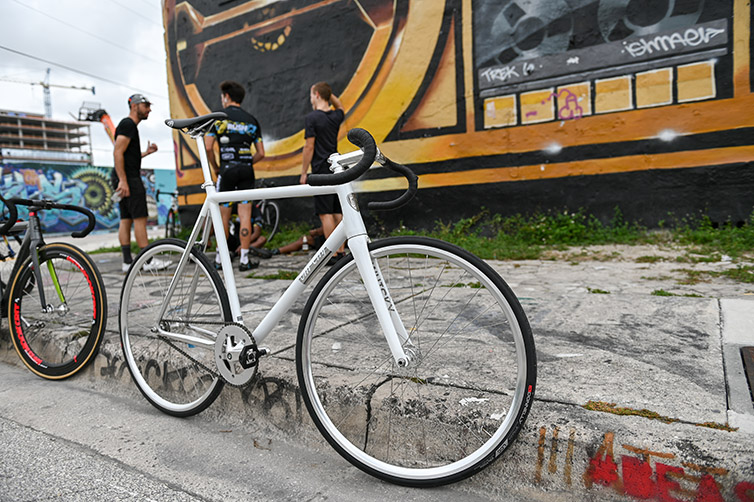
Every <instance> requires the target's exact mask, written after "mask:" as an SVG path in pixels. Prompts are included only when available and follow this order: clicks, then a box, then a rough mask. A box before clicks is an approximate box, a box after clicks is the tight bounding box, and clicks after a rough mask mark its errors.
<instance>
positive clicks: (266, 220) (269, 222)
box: [262, 202, 280, 242]
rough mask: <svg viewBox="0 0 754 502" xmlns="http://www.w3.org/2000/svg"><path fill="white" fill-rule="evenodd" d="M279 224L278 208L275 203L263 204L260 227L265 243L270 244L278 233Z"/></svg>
mask: <svg viewBox="0 0 754 502" xmlns="http://www.w3.org/2000/svg"><path fill="white" fill-rule="evenodd" d="M279 224H280V208H279V207H278V205H277V203H275V202H265V203H264V205H263V206H262V226H263V228H264V231H265V237H267V242H270V241H271V240H272V238H273V237H274V236H275V232H277V231H278V225H279Z"/></svg>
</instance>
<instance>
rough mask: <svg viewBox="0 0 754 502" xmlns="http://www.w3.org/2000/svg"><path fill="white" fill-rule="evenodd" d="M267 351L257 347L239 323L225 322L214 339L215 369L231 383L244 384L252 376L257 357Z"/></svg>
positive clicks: (265, 353) (249, 334)
mask: <svg viewBox="0 0 754 502" xmlns="http://www.w3.org/2000/svg"><path fill="white" fill-rule="evenodd" d="M267 353H268V350H267V349H265V348H262V349H259V348H258V347H257V344H256V342H255V341H254V337H252V336H251V333H250V332H249V330H248V329H247V328H246V327H245V326H243V325H241V324H226V325H225V326H223V327H222V329H220V331H219V332H218V333H217V340H215V362H216V363H217V371H218V372H219V373H220V376H221V377H222V378H223V379H224V380H225V381H226V382H228V383H229V384H231V385H235V386H239V385H244V384H246V383H248V382H249V381H250V380H251V379H252V378H254V375H256V373H257V367H258V365H259V358H260V357H261V356H264V355H267Z"/></svg>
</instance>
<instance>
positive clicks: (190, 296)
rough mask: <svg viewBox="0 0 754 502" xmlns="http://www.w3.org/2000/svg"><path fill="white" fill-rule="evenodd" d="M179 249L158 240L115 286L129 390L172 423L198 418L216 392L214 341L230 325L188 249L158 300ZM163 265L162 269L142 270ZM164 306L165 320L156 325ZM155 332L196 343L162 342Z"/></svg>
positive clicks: (219, 293)
mask: <svg viewBox="0 0 754 502" xmlns="http://www.w3.org/2000/svg"><path fill="white" fill-rule="evenodd" d="M185 248H186V242H185V241H182V240H179V239H165V240H160V241H157V242H153V243H152V244H150V245H149V246H147V247H146V248H144V249H143V250H142V252H141V253H139V256H137V257H136V260H134V263H133V265H131V268H130V269H129V271H128V275H126V279H125V280H124V281H123V290H122V291H121V296H120V314H119V316H118V320H119V328H120V337H121V346H122V347H123V354H124V356H125V359H126V363H127V365H128V370H129V371H130V372H131V377H132V378H133V381H134V383H136V386H137V387H138V388H139V390H140V391H141V393H142V394H143V395H144V397H145V398H146V399H147V400H148V401H149V402H150V403H152V405H153V406H154V407H155V408H157V409H159V410H160V411H162V412H163V413H167V414H168V415H173V416H177V417H187V416H191V415H195V414H197V413H199V412H201V411H203V410H204V409H206V408H207V407H208V406H209V405H210V404H212V402H214V400H215V399H216V398H217V396H218V395H219V394H220V391H222V388H223V381H222V379H221V378H219V377H217V376H215V375H216V363H215V357H214V339H215V338H214V336H215V334H216V333H217V331H219V330H220V328H222V325H223V323H224V322H230V321H231V317H232V316H231V312H230V303H229V302H228V294H227V292H226V290H225V287H224V286H223V283H222V280H221V279H220V276H219V275H218V274H217V271H216V270H215V268H214V266H213V265H212V264H211V263H210V261H209V260H208V259H207V257H206V256H205V255H204V254H203V253H202V252H200V251H199V250H198V249H197V247H192V249H191V254H190V259H189V261H188V263H187V264H186V266H185V268H184V270H183V275H181V276H180V277H179V278H178V282H177V283H176V284H177V286H176V289H175V291H174V293H173V295H172V297H171V298H170V299H167V298H166V295H167V293H168V286H169V284H170V282H171V280H172V279H173V275H174V274H175V271H176V269H177V266H178V261H179V260H180V257H181V255H182V253H183V251H184V249H185ZM156 260H157V261H156ZM163 263H164V264H165V267H164V268H153V269H151V270H150V267H151V266H154V265H158V266H160V267H161V266H162V264H163ZM192 281H196V282H195V283H194V282H192ZM192 284H195V285H196V288H195V289H193V290H192ZM166 301H167V302H168V306H167V310H166V312H165V315H164V316H163V317H162V318H161V319H159V320H158V319H157V317H158V315H159V311H160V308H161V307H162V305H163V303H164V302H166ZM158 328H159V329H162V330H166V331H168V332H170V333H175V334H177V335H184V336H193V337H196V339H197V340H198V341H197V342H193V343H191V342H188V341H182V340H180V339H178V338H173V337H171V338H169V337H166V336H163V335H161V334H160V333H158V332H157V329H158ZM208 370H210V371H208Z"/></svg>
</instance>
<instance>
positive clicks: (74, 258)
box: [8, 243, 107, 380]
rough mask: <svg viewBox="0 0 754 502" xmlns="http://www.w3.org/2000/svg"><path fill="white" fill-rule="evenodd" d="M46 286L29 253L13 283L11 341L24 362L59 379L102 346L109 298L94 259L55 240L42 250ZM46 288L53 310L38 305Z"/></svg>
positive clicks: (42, 265)
mask: <svg viewBox="0 0 754 502" xmlns="http://www.w3.org/2000/svg"><path fill="white" fill-rule="evenodd" d="M39 271H40V273H41V275H42V284H41V285H40V284H37V279H36V277H35V275H34V272H33V270H32V260H31V257H28V258H27V259H26V260H25V261H24V263H23V264H22V266H21V268H20V269H19V270H18V272H17V273H16V275H15V277H14V278H13V279H12V280H11V283H10V296H9V302H8V308H9V316H8V318H9V321H10V322H9V324H10V333H11V339H12V340H13V346H14V347H15V348H16V352H18V355H19V356H20V357H21V360H22V361H23V362H24V364H25V365H26V366H27V367H28V368H29V369H30V370H31V371H33V372H34V373H36V374H37V375H39V376H41V377H43V378H47V379H51V380H57V379H62V378H67V377H69V376H71V375H73V374H74V373H76V372H77V371H79V370H80V369H81V368H83V367H84V366H85V365H86V364H87V363H88V362H89V361H90V360H92V359H93V356H94V355H95V354H96V353H97V350H98V349H99V345H100V342H101V341H102V334H103V333H104V332H105V326H106V324H107V296H106V293H105V287H104V284H103V283H102V277H101V276H100V273H99V270H97V266H96V265H95V264H94V262H93V261H91V259H90V258H89V257H88V255H86V253H84V252H83V251H81V250H80V249H79V248H77V247H75V246H72V245H70V244H63V243H53V244H47V245H45V246H42V247H41V248H40V249H39ZM39 287H42V288H44V294H45V301H46V302H47V304H48V305H49V308H48V309H46V310H44V311H43V309H42V308H40V299H39V291H38V289H37V288H39Z"/></svg>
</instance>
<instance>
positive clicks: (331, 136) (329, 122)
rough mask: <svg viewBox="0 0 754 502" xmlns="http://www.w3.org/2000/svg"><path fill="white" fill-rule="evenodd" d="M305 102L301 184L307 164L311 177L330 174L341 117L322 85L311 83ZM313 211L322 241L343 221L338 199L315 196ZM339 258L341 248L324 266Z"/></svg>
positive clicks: (334, 99) (334, 100) (340, 110)
mask: <svg viewBox="0 0 754 502" xmlns="http://www.w3.org/2000/svg"><path fill="white" fill-rule="evenodd" d="M309 101H310V102H311V104H312V111H311V112H309V113H308V114H307V115H306V117H304V138H305V139H306V143H305V145H304V155H303V164H302V166H301V179H300V182H301V184H302V185H303V184H306V179H307V176H308V175H307V172H308V170H309V165H311V167H312V173H314V174H330V165H329V163H328V162H327V159H328V157H330V155H331V154H333V153H335V152H337V151H338V130H339V129H340V124H341V123H342V122H343V118H344V117H345V110H344V109H343V104H342V103H341V102H340V100H339V99H338V97H337V96H336V95H335V94H333V92H332V89H331V88H330V86H329V85H328V84H327V83H326V82H318V83H316V84H314V85H313V86H312V87H311V89H310V91H309ZM314 211H315V213H316V214H317V215H318V216H319V219H320V221H321V222H322V229H323V230H324V232H325V238H327V237H330V234H331V233H332V232H333V230H335V227H336V226H338V223H340V221H341V220H342V219H343V210H342V209H341V207H340V201H338V196H337V195H335V194H332V195H317V196H315V197H314ZM342 256H345V249H344V247H343V246H341V248H340V249H339V250H338V252H337V253H336V254H335V255H334V256H333V257H332V258H331V259H330V261H329V262H328V265H332V264H333V263H335V262H336V261H337V260H338V259H340V258H341V257H342Z"/></svg>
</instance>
